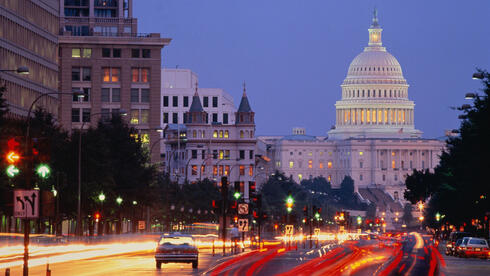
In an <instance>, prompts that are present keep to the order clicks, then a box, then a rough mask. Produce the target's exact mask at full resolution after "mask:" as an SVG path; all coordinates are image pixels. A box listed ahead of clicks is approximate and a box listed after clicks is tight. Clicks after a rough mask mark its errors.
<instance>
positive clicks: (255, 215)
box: [253, 210, 259, 218]
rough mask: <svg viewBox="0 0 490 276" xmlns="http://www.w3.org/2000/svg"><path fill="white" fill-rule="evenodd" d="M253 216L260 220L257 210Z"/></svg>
mask: <svg viewBox="0 0 490 276" xmlns="http://www.w3.org/2000/svg"><path fill="white" fill-rule="evenodd" d="M253 216H254V218H259V216H258V215H257V211H255V210H254V211H253Z"/></svg>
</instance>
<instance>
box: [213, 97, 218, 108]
mask: <svg viewBox="0 0 490 276" xmlns="http://www.w3.org/2000/svg"><path fill="white" fill-rule="evenodd" d="M213 107H218V97H213Z"/></svg>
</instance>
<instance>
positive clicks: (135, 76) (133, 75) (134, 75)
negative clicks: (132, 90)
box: [131, 68, 139, 82]
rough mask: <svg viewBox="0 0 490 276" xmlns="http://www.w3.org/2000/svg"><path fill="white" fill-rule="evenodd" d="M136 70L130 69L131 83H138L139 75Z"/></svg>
mask: <svg viewBox="0 0 490 276" xmlns="http://www.w3.org/2000/svg"><path fill="white" fill-rule="evenodd" d="M138 73H139V72H138V68H133V69H131V80H132V81H133V82H138V81H139V74H138Z"/></svg>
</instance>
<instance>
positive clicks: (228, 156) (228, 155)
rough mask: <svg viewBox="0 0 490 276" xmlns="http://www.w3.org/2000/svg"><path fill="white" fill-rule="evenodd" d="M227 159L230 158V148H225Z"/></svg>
mask: <svg viewBox="0 0 490 276" xmlns="http://www.w3.org/2000/svg"><path fill="white" fill-rule="evenodd" d="M225 159H227V160H229V159H230V150H225Z"/></svg>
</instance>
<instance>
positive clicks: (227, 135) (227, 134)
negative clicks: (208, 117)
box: [225, 130, 230, 138]
mask: <svg viewBox="0 0 490 276" xmlns="http://www.w3.org/2000/svg"><path fill="white" fill-rule="evenodd" d="M229 136H230V133H229V132H228V130H225V138H228V137H229Z"/></svg>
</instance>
